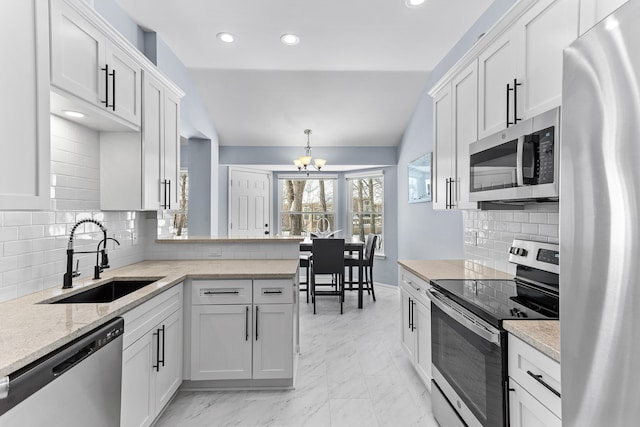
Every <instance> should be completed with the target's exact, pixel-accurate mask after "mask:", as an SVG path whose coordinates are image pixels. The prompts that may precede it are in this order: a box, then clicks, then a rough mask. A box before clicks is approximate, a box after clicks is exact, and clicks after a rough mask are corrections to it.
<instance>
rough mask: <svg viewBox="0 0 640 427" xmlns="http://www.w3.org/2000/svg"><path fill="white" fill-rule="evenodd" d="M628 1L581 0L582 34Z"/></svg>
mask: <svg viewBox="0 0 640 427" xmlns="http://www.w3.org/2000/svg"><path fill="white" fill-rule="evenodd" d="M626 2H627V0H580V35H582V34H584V33H585V32H586V31H587V30H588V29H589V28H591V27H593V26H594V25H596V24H597V23H598V22H600V21H601V20H603V19H604V18H606V17H607V16H608V15H609V14H610V13H612V12H614V11H615V10H616V9H617V8H619V7H620V6H622V5H623V4H625V3H626Z"/></svg>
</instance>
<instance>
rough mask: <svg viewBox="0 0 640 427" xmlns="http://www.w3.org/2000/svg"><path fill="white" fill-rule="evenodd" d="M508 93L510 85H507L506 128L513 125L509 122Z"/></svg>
mask: <svg viewBox="0 0 640 427" xmlns="http://www.w3.org/2000/svg"><path fill="white" fill-rule="evenodd" d="M509 92H511V85H510V84H509V83H507V127H509V126H510V125H512V124H513V123H511V122H510V121H509Z"/></svg>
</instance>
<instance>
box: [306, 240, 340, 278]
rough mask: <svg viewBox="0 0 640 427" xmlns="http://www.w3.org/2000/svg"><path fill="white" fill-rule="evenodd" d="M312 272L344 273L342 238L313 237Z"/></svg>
mask: <svg viewBox="0 0 640 427" xmlns="http://www.w3.org/2000/svg"><path fill="white" fill-rule="evenodd" d="M311 253H312V254H313V255H312V259H313V273H314V274H338V273H339V274H343V273H344V239H313V242H312V245H311Z"/></svg>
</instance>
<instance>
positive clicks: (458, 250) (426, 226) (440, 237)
mask: <svg viewBox="0 0 640 427" xmlns="http://www.w3.org/2000/svg"><path fill="white" fill-rule="evenodd" d="M516 2H517V0H496V1H495V2H494V3H492V5H491V6H490V7H489V9H487V11H486V12H485V13H484V14H483V15H482V16H481V17H480V18H479V19H478V21H477V22H476V23H475V24H474V25H473V26H472V27H471V28H470V29H469V31H467V33H466V34H465V35H464V36H463V37H462V38H461V39H460V41H459V42H458V43H457V44H456V45H455V46H454V48H453V49H452V50H451V51H450V52H449V53H448V54H447V55H446V56H445V57H444V58H443V59H442V61H440V63H439V64H438V65H437V66H436V67H435V68H434V69H433V71H432V72H431V74H430V75H429V78H428V80H427V83H426V85H425V89H424V91H423V93H422V95H421V97H420V100H419V102H418V105H417V107H416V110H415V111H414V113H413V116H412V118H411V121H410V122H409V125H408V126H407V129H406V130H405V132H404V135H403V138H402V142H401V143H400V146H399V147H398V188H397V194H398V218H397V219H398V259H407V260H409V259H452V258H458V259H461V258H464V253H463V227H462V214H461V212H457V211H439V210H433V207H432V203H430V202H428V203H411V204H410V203H408V202H407V198H408V189H407V165H408V163H409V162H410V161H412V160H414V159H416V158H418V157H420V156H422V155H424V154H426V153H428V152H431V151H433V101H432V98H431V97H430V96H429V94H428V92H429V90H430V89H431V87H433V85H434V84H435V83H437V81H438V80H439V79H440V78H441V77H442V76H443V75H444V74H445V73H446V72H447V71H448V70H449V69H450V68H451V67H452V66H453V65H454V64H455V63H456V62H457V61H458V60H459V59H460V58H461V57H462V56H463V55H464V54H465V53H466V52H467V51H468V50H469V49H470V48H471V47H472V46H473V44H474V43H475V41H476V40H477V38H478V36H479V35H480V34H482V33H484V32H486V31H487V30H488V29H489V28H491V26H493V24H495V23H496V22H497V21H498V19H500V18H501V17H502V16H503V15H504V14H505V13H506V12H507V10H509V8H511V6H513V5H514V4H515V3H516Z"/></svg>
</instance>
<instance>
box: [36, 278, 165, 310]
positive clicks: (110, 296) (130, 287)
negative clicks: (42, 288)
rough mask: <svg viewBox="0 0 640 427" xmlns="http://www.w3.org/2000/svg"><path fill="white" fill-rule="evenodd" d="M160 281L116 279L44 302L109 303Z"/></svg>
mask: <svg viewBox="0 0 640 427" xmlns="http://www.w3.org/2000/svg"><path fill="white" fill-rule="evenodd" d="M158 280H159V279H146V280H121V279H115V280H112V281H111V282H108V283H104V284H102V285H99V286H96V287H93V288H90V289H87V290H86V291H81V292H78V293H77V294H73V295H71V296H68V297H66V298H62V299H58V300H55V301H44V302H45V303H47V304H83V303H89V304H90V303H93V304H96V303H108V302H113V301H115V300H117V299H118V298H122V297H123V296H125V295H129V294H130V293H132V292H135V291H137V290H138V289H141V288H144V287H145V286H147V285H150V284H151V283H154V282H157V281H158Z"/></svg>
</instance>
